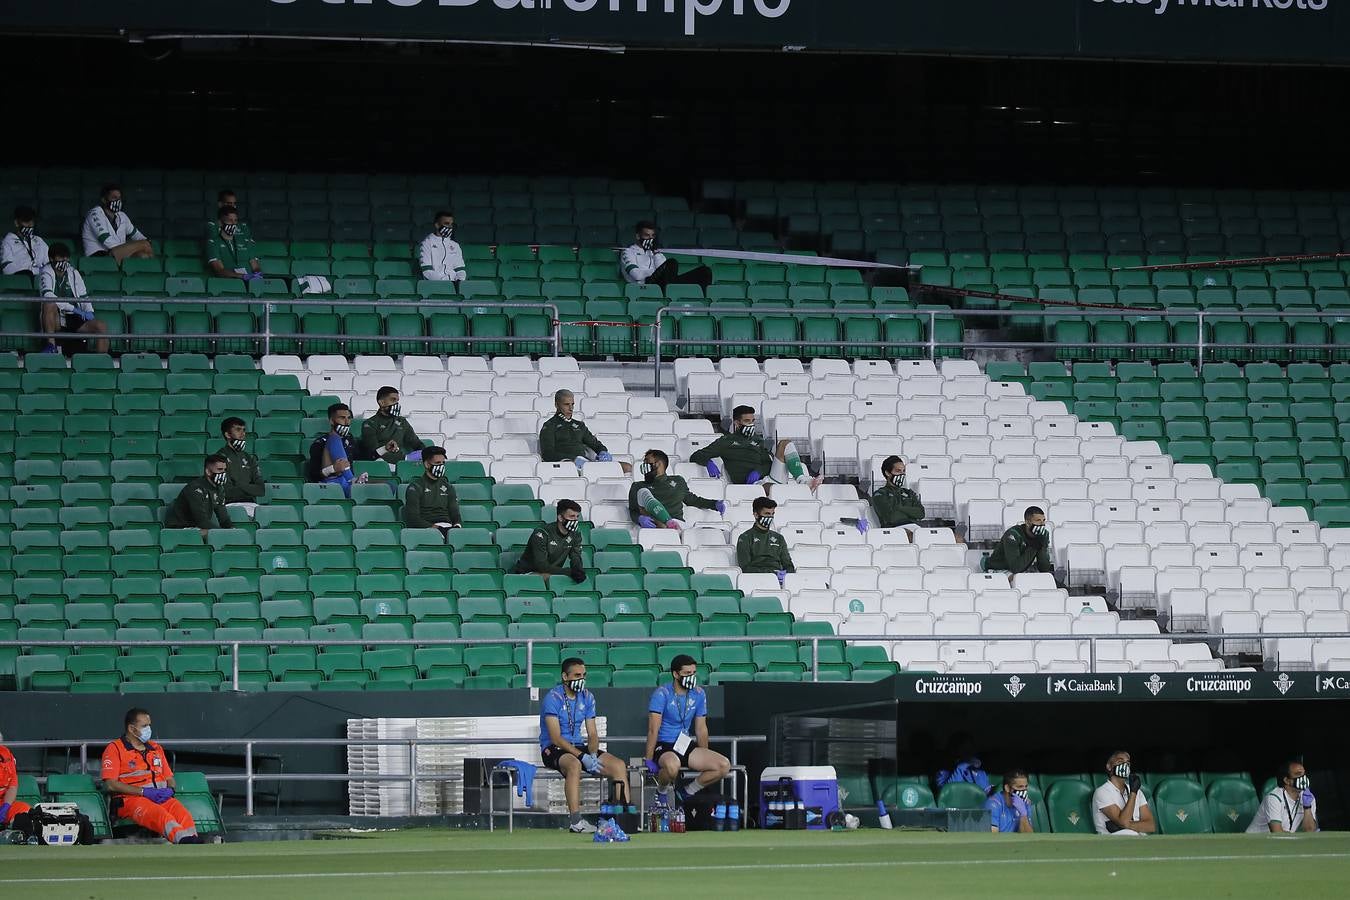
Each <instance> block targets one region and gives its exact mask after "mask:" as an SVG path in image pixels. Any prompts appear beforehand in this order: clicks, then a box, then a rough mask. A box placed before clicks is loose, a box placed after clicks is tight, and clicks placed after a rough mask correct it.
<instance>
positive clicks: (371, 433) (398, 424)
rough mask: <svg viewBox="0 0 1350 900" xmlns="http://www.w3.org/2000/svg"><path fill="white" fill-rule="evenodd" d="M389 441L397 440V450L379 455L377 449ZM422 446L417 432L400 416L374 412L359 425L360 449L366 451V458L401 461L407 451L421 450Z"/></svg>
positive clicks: (382, 447) (380, 448) (392, 461)
mask: <svg viewBox="0 0 1350 900" xmlns="http://www.w3.org/2000/svg"><path fill="white" fill-rule="evenodd" d="M390 441H398V451H397V452H395V453H386V454H385V455H384V456H380V454H379V451H380V450H383V449H384V445H385V444H387V443H389V442H390ZM424 446H425V445H424V444H423V443H422V439H421V438H419V437H418V436H417V432H415V431H413V429H412V426H411V425H409V424H408V420H407V419H405V418H403V417H402V416H386V415H385V414H384V413H376V414H375V415H373V416H371V417H370V418H369V419H366V421H365V422H364V423H362V425H361V449H362V450H364V451H365V452H366V458H368V459H382V460H384V461H385V462H390V463H396V462H401V461H402V460H403V458H404V457H405V456H407V455H408V454H409V453H412V452H413V451H414V450H421V449H422V448H423V447H424Z"/></svg>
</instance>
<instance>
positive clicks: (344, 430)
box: [333, 425, 352, 437]
mask: <svg viewBox="0 0 1350 900" xmlns="http://www.w3.org/2000/svg"><path fill="white" fill-rule="evenodd" d="M333 431H335V432H337V436H338V437H346V436H347V435H349V434H351V433H352V426H350V425H334V426H333Z"/></svg>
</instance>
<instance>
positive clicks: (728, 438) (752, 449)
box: [689, 434, 773, 484]
mask: <svg viewBox="0 0 1350 900" xmlns="http://www.w3.org/2000/svg"><path fill="white" fill-rule="evenodd" d="M718 457H721V459H722V462H723V463H725V464H726V468H727V478H729V479H731V483H732V484H745V483H746V481H747V480H748V479H749V476H750V473H751V472H758V473H759V474H760V477H761V478H768V477H769V469H770V468H771V467H772V466H773V457H771V456H769V448H768V447H766V446H764V442H763V441H761V440H759V439H758V438H748V437H745V436H744V435H740V434H724V435H722V436H721V437H719V438H718V439H717V440H715V441H713V442H712V443H711V444H709V445H708V446H706V447H704V448H703V449H702V450H698V451H696V452H694V453H691V454H689V461H690V462H691V463H693V464H694V465H697V466H706V465H707V464H708V463H710V462H712V461H713V460H714V459H717V458H718Z"/></svg>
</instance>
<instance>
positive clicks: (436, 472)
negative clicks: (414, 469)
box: [427, 463, 445, 478]
mask: <svg viewBox="0 0 1350 900" xmlns="http://www.w3.org/2000/svg"><path fill="white" fill-rule="evenodd" d="M427 474H428V475H430V476H431V477H432V478H440V477H441V476H442V475H444V474H445V463H432V464H431V465H429V466H427Z"/></svg>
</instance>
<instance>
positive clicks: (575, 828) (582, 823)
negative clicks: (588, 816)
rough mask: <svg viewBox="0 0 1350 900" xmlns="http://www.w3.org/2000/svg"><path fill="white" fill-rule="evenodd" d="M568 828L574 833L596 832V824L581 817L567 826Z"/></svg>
mask: <svg viewBox="0 0 1350 900" xmlns="http://www.w3.org/2000/svg"><path fill="white" fill-rule="evenodd" d="M567 830H568V831H570V832H572V833H573V834H595V826H594V825H592V824H591V823H590V822H587V821H586V820H585V819H580V820H578V821H576V822H573V823H572V824H571V825H569V826H567Z"/></svg>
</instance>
